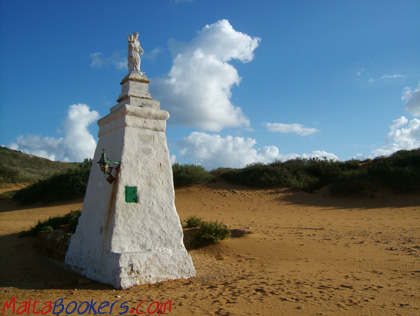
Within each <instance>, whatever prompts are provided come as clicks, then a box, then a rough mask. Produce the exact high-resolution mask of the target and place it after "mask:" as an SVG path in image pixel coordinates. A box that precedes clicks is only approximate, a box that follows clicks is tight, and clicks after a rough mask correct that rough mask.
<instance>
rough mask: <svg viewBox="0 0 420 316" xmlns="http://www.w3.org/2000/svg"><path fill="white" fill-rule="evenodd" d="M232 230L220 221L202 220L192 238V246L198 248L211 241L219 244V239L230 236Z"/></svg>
mask: <svg viewBox="0 0 420 316" xmlns="http://www.w3.org/2000/svg"><path fill="white" fill-rule="evenodd" d="M229 237H230V230H229V229H228V228H227V227H226V225H224V224H223V223H220V222H218V221H215V222H213V221H211V222H202V223H201V224H200V228H199V229H198V230H197V232H196V233H195V235H194V237H193V238H192V239H191V242H190V246H191V247H193V248H198V247H201V246H204V245H207V244H210V243H215V244H217V243H218V242H219V240H222V239H225V238H229Z"/></svg>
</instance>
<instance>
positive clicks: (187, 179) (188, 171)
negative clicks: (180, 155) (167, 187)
mask: <svg viewBox="0 0 420 316" xmlns="http://www.w3.org/2000/svg"><path fill="white" fill-rule="evenodd" d="M172 172H173V177H174V185H175V187H182V186H188V185H193V184H200V183H207V182H210V181H213V180H214V176H213V175H211V174H210V173H209V172H207V171H206V170H205V169H204V168H203V167H202V166H199V165H180V164H179V163H175V164H174V165H173V166H172Z"/></svg>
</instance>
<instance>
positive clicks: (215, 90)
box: [151, 20, 260, 132]
mask: <svg viewBox="0 0 420 316" xmlns="http://www.w3.org/2000/svg"><path fill="white" fill-rule="evenodd" d="M259 41H260V39H259V38H256V37H254V38H252V37H250V36H249V35H247V34H244V33H241V32H238V31H236V30H234V29H233V27H232V25H231V24H230V23H229V21H227V20H220V21H218V22H216V23H214V24H211V25H206V26H205V27H204V28H203V29H202V30H201V31H199V32H198V34H197V37H196V38H194V39H193V40H192V41H191V42H187V43H180V42H176V41H172V43H171V44H170V50H171V53H172V55H173V58H174V59H173V65H172V68H171V70H170V72H169V74H168V75H167V76H166V77H165V78H158V79H155V80H153V81H152V83H151V91H152V94H153V96H154V97H155V98H156V99H158V100H160V101H161V104H162V106H163V107H164V108H165V109H167V110H168V111H169V112H170V113H171V119H170V121H169V122H170V123H172V124H180V125H184V126H191V127H198V128H200V129H202V130H208V131H214V132H217V131H220V130H222V129H223V128H225V127H239V126H248V125H249V120H248V118H247V117H246V116H245V115H244V114H243V113H242V110H241V108H240V107H237V106H235V105H233V104H232V103H231V101H230V98H231V95H232V94H231V89H232V87H233V85H239V82H240V80H241V78H240V77H239V75H238V72H237V70H236V68H235V67H233V66H232V65H231V64H229V61H231V60H232V59H236V60H239V61H241V62H243V63H246V62H250V61H251V60H252V59H253V57H254V50H255V49H256V48H257V47H258V43H259Z"/></svg>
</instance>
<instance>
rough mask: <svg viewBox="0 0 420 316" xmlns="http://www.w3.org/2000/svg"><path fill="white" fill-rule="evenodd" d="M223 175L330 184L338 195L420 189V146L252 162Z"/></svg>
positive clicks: (308, 187)
mask: <svg viewBox="0 0 420 316" xmlns="http://www.w3.org/2000/svg"><path fill="white" fill-rule="evenodd" d="M220 177H222V178H224V179H226V180H227V181H229V182H231V183H235V184H243V185H248V186H254V187H284V188H292V189H298V190H303V191H306V192H313V191H315V190H318V189H320V188H322V187H324V186H326V185H330V192H331V193H332V194H334V195H350V194H361V195H369V196H372V195H374V194H375V192H376V191H377V190H378V189H380V188H388V189H391V190H393V191H394V192H396V193H404V192H415V191H418V190H420V149H416V150H411V151H407V150H402V151H398V152H396V153H394V154H393V155H392V156H390V157H387V158H384V157H381V158H376V159H374V160H367V161H359V160H348V161H345V162H342V161H332V160H327V159H319V158H312V159H301V158H298V159H294V160H289V161H286V162H274V163H272V164H267V165H266V164H252V165H250V166H247V167H245V168H242V169H227V170H225V171H222V172H220Z"/></svg>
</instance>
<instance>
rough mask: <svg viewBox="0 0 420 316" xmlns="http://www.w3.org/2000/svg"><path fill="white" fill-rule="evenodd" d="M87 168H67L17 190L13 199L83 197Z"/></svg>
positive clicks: (47, 200)
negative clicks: (60, 172) (62, 171)
mask: <svg viewBox="0 0 420 316" xmlns="http://www.w3.org/2000/svg"><path fill="white" fill-rule="evenodd" d="M89 172H90V169H89V168H77V169H70V170H67V171H66V172H65V173H62V174H56V175H54V176H52V177H50V178H48V179H46V180H43V181H40V182H37V183H34V184H32V185H30V186H29V187H27V188H24V189H22V190H20V191H18V192H17V193H16V194H15V195H14V197H13V200H15V201H18V202H20V203H23V204H29V203H33V202H36V201H45V202H51V201H57V200H70V199H74V198H80V197H83V196H84V194H85V191H86V186H87V181H88V178H89Z"/></svg>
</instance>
